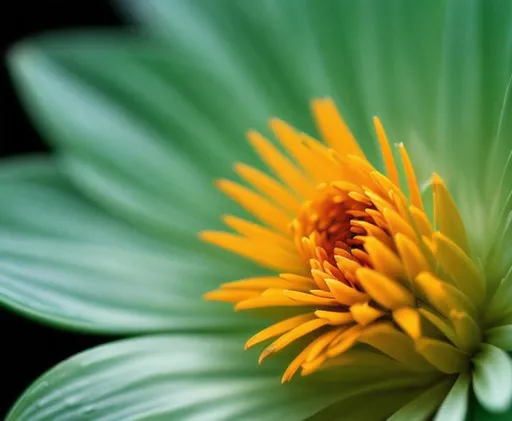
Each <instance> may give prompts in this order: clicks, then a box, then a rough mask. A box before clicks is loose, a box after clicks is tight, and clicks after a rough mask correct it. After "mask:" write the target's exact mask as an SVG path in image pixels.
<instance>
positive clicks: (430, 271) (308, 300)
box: [201, 100, 512, 408]
mask: <svg viewBox="0 0 512 421" xmlns="http://www.w3.org/2000/svg"><path fill="white" fill-rule="evenodd" d="M312 108H313V110H314V113H315V119H316V121H317V125H318V127H319V130H320V132H321V133H322V135H323V138H324V139H325V141H326V142H327V145H328V146H327V145H325V144H322V143H319V142H318V141H317V140H315V139H313V138H311V137H310V136H308V135H306V134H305V133H301V132H298V131H296V130H295V129H293V128H292V127H290V126H289V125H288V124H286V123H284V122H282V121H280V120H271V122H270V126H271V127H272V130H273V131H274V133H275V135H276V137H277V138H278V139H279V141H280V142H281V144H282V146H283V147H284V148H285V149H286V150H287V151H288V152H289V154H290V155H291V156H292V157H293V159H294V160H295V162H296V163H297V164H294V163H292V162H290V161H289V160H288V158H286V157H285V156H284V155H283V154H282V153H281V152H279V151H278V150H277V149H276V148H275V147H274V146H272V143H271V142H269V141H268V140H266V139H265V138H263V137H262V136H261V135H260V134H258V133H256V132H249V134H248V137H249V139H250V141H251V144H252V145H253V147H254V148H255V149H256V151H257V152H258V155H260V157H261V158H262V159H263V160H264V161H265V163H266V164H267V165H268V167H269V168H271V169H272V170H273V172H275V174H276V175H277V176H278V177H279V178H280V179H281V180H282V182H279V181H277V180H276V179H274V178H270V177H269V176H267V175H265V174H264V173H262V172H260V171H258V170H256V169H254V168H252V167H250V166H246V165H243V164H238V165H236V167H235V169H236V171H237V173H238V174H239V175H240V176H241V177H242V178H243V179H244V180H245V181H246V182H248V183H249V184H250V185H251V186H252V188H253V189H256V190H259V191H260V192H261V194H259V193H256V192H254V191H253V190H252V189H250V188H247V187H243V186H242V185H240V184H237V183H234V182H231V181H228V180H221V181H219V182H218V186H219V188H220V189H221V190H222V191H223V192H224V193H226V194H227V195H228V196H229V197H231V198H232V199H233V200H235V201H236V202H238V203H239V204H240V205H242V206H243V207H244V208H246V209H247V210H248V211H249V212H250V213H251V214H252V215H254V216H255V217H256V218H257V219H258V220H259V221H260V222H261V224H255V223H253V222H250V221H247V220H244V219H240V218H237V217H235V216H231V215H228V216H226V217H224V221H225V223H226V224H227V225H228V226H229V227H231V228H233V229H234V230H235V231H236V232H237V234H231V233H226V232H217V231H210V232H203V233H202V235H201V236H202V238H203V239H204V240H206V241H208V242H211V243H213V244H216V245H218V246H220V247H223V248H225V249H227V250H230V251H232V252H234V253H237V254H239V255H241V256H244V257H247V258H249V259H251V260H254V261H256V262H258V263H260V264H262V265H264V266H266V267H269V268H270V269H273V270H277V271H282V272H285V273H282V274H279V275H277V274H276V275H275V276H273V277H269V276H267V277H263V278H249V279H243V280H239V281H235V282H230V283H227V284H224V285H223V286H222V287H221V288H220V289H219V290H216V291H213V292H210V293H208V294H207V295H206V298H208V299H210V300H219V301H227V302H234V303H236V306H235V309H237V310H247V309H255V308H266V307H291V308H295V307H298V308H299V309H300V310H302V311H301V312H300V314H298V315H293V316H291V317H289V318H287V319H285V320H282V321H280V322H278V323H276V324H274V325H272V326H270V327H268V328H266V329H264V330H263V331H261V332H259V333H257V334H256V335H255V336H253V337H251V338H250V339H249V340H248V341H247V343H246V348H248V347H251V346H254V345H256V344H259V343H261V342H263V341H266V340H268V339H270V338H276V337H277V339H275V341H274V342H272V343H271V344H270V345H268V346H267V347H266V348H265V349H264V351H263V352H262V354H261V356H260V359H259V361H260V362H262V361H263V360H264V359H265V358H267V357H268V356H269V355H271V354H274V353H276V352H278V351H280V350H281V349H283V348H284V347H287V346H288V345H290V344H291V343H293V342H295V341H296V340H297V339H299V338H301V337H303V336H306V335H310V334H311V333H314V334H316V335H315V337H314V339H311V340H310V341H309V343H308V345H307V346H306V347H305V348H304V349H303V351H302V352H301V353H299V355H298V356H297V357H296V358H295V359H294V360H293V362H292V363H291V364H290V365H289V366H288V368H287V370H286V371H285V373H284V375H283V379H282V381H283V382H285V381H288V380H290V378H291V377H292V376H293V374H295V372H296V371H297V370H298V369H299V368H301V369H302V374H310V373H312V372H314V371H316V370H317V369H318V368H320V367H322V366H323V365H325V364H327V365H328V366H332V365H336V364H357V360H358V354H359V352H358V351H355V352H354V353H353V355H352V357H353V359H350V360H348V361H347V359H346V358H343V354H344V353H345V352H346V351H347V350H349V349H351V348H352V347H353V346H354V345H356V344H357V343H358V342H359V343H363V344H367V345H370V346H371V347H373V348H375V349H376V350H378V351H380V352H381V353H382V354H386V355H388V356H390V357H391V358H393V359H394V360H396V361H399V362H401V363H403V364H404V365H405V366H408V367H410V368H411V369H413V370H414V371H416V372H420V373H421V372H429V373H432V372H434V371H439V372H440V373H444V374H447V375H454V374H459V375H460V376H461V379H464V383H465V384H466V385H467V383H468V381H469V379H468V377H467V373H468V372H470V371H471V369H470V360H471V358H472V357H473V355H474V354H475V352H477V350H478V349H479V346H480V343H481V342H482V339H483V333H484V331H485V322H486V321H485V318H486V315H488V314H489V310H488V308H487V306H486V305H484V298H485V297H486V281H485V277H484V275H483V274H482V273H481V272H480V270H479V268H478V267H477V265H476V264H475V263H474V262H473V261H472V260H471V259H470V257H469V255H470V250H469V244H468V240H467V235H466V230H465V227H464V224H463V221H462V218H461V216H460V214H459V212H458V210H457V208H456V205H455V203H454V201H453V199H452V197H451V195H450V193H449V191H448V189H447V187H446V185H445V184H444V182H443V180H442V179H441V178H440V177H439V175H437V174H434V175H433V177H432V181H431V183H432V185H433V188H434V192H433V194H434V197H433V205H434V213H435V216H434V218H435V221H436V223H437V224H436V225H437V227H436V228H437V229H436V230H434V229H433V228H432V225H431V223H430V221H429V218H428V216H427V214H426V212H425V209H424V206H423V201H422V198H421V192H420V188H419V186H418V183H417V179H416V175H415V172H414V169H413V166H412V164H411V161H410V158H409V155H408V153H407V151H406V149H405V147H404V145H403V144H400V145H398V149H399V150H400V155H401V159H402V163H403V168H404V172H405V177H406V179H407V186H408V189H409V196H410V200H409V199H407V198H406V196H405V194H404V193H403V192H402V191H401V189H400V179H399V173H398V170H397V167H396V164H395V159H394V157H393V153H392V150H391V147H390V145H389V141H388V139H387V136H386V134H385V132H384V129H383V127H382V125H381V123H380V121H379V120H378V119H377V118H376V119H375V127H376V132H377V136H378V138H379V142H380V147H381V150H382V155H383V160H384V163H385V167H386V172H387V176H385V175H383V174H382V173H380V172H379V171H377V170H376V169H375V168H374V167H373V166H372V165H371V164H370V163H369V162H368V160H367V159H366V157H365V155H364V153H363V152H362V150H361V149H360V148H359V146H358V144H357V142H356V140H355V139H354V137H353V136H352V134H351V133H350V131H349V130H348V128H347V126H346V124H345V122H344V121H343V120H342V119H341V117H340V116H339V115H338V113H337V111H336V107H335V105H334V103H333V102H332V101H330V100H317V101H314V102H313V105H312ZM283 184H284V185H283ZM285 186H286V187H285ZM492 301H493V296H492V295H491V296H490V297H489V299H488V304H487V305H488V306H489V307H491V308H492ZM311 307H313V308H314V309H313V310H311ZM304 308H305V309H306V310H304ZM482 314H483V319H482V322H483V325H482V326H480V325H479V324H480V320H481V318H482ZM424 323H427V324H429V325H430V326H429V327H430V329H429V327H426V328H425V330H426V332H423V327H422V324H424ZM427 332H428V333H427ZM409 338H410V339H409ZM411 339H412V340H411ZM491 342H492V341H491ZM486 346H488V345H486ZM484 349H485V346H484ZM360 353H361V354H362V356H363V358H364V357H367V355H368V350H367V349H364V348H363V349H362V350H361V351H360ZM340 356H342V357H341V358H339V357H340ZM503 358H505V359H506V358H507V357H506V355H503ZM505 369H507V368H506V367H505ZM510 369H512V365H511V366H510ZM509 371H510V370H509ZM510 374H511V375H512V371H511V373H510ZM453 381H455V379H453ZM461 381H462V380H461ZM477 393H478V389H477ZM493 398H495V399H498V400H499V399H503V401H498V400H497V401H496V402H493V403H492V404H490V405H491V406H492V405H496V406H498V408H499V407H501V406H503V407H505V408H506V407H508V405H509V401H510V399H511V398H512V390H511V391H510V392H507V393H505V394H503V395H501V396H500V398H498V397H497V396H496V397H493ZM482 399H483V400H485V399H487V397H484V396H482Z"/></svg>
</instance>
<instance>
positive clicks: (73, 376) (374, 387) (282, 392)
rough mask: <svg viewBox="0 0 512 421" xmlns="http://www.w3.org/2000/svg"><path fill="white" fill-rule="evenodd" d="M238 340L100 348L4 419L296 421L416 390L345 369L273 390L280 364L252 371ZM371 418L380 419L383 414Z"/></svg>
mask: <svg viewBox="0 0 512 421" xmlns="http://www.w3.org/2000/svg"><path fill="white" fill-rule="evenodd" d="M243 341H244V339H243V338H241V337H239V336H233V335H227V334H225V335H217V336H216V335H211V334H199V335H198V334H196V335H193V334H184V335H174V336H150V337H145V338H139V339H129V340H123V341H118V342H114V343H112V344H108V345H103V346H100V347H98V348H95V349H92V350H89V351H86V352H84V353H81V354H79V355H77V356H75V357H72V358H71V359H69V360H67V361H64V362H63V363H61V364H59V365H58V366H57V367H55V368H53V369H52V370H50V371H49V372H47V373H46V374H44V375H43V376H42V377H41V378H39V379H38V380H37V381H36V382H35V383H34V384H33V385H32V386H31V387H30V388H29V389H28V390H27V391H26V392H25V393H24V394H23V395H22V396H21V398H20V399H19V400H18V402H17V403H16V404H15V406H14V407H13V409H12V410H11V413H10V414H9V416H8V417H7V421H25V420H27V421H28V420H30V421H50V420H51V421H64V420H75V419H94V420H98V421H100V420H101V421H107V420H109V421H110V420H121V419H122V420H126V421H131V420H153V421H155V420H185V419H186V420H195V419H198V420H199V419H208V420H211V419H214V420H228V419H229V420H232V419H233V420H234V419H240V420H283V421H287V420H302V419H306V418H308V417H309V416H312V415H314V414H315V413H317V412H318V411H320V410H322V409H323V408H326V407H328V406H329V405H331V404H333V403H335V402H337V401H340V400H344V402H345V406H344V405H341V406H339V407H338V408H339V409H340V411H342V412H340V413H341V414H343V413H345V414H347V412H346V411H347V410H348V409H350V408H353V409H356V410H358V408H354V405H353V403H354V402H359V403H363V402H362V401H361V400H360V399H359V400H358V399H357V397H358V396H366V397H368V398H369V399H372V396H370V395H369V393H370V391H371V392H372V393H374V396H375V397H376V398H377V399H378V396H379V395H380V393H381V392H382V391H388V392H391V391H393V390H394V391H395V399H393V401H394V402H395V403H396V402H397V399H396V397H400V398H401V399H402V401H403V400H404V399H407V398H408V397H409V394H408V393H407V392H405V393H403V392H402V390H403V389H404V388H407V387H410V386H411V385H414V384H418V376H417V373H416V375H414V376H411V373H409V378H408V379H406V381H400V377H399V376H397V373H395V374H394V375H393V377H392V378H390V377H389V373H387V374H386V375H384V376H382V375H380V374H379V373H378V370H375V372H374V374H373V381H372V382H368V381H366V382H357V381H354V378H353V377H351V376H349V375H348V374H349V373H350V372H351V373H352V374H354V375H355V376H356V377H357V364H352V366H351V367H349V368H348V371H345V372H344V371H341V372H339V374H341V376H340V377H336V378H334V377H333V376H330V377H328V376H315V375H312V376H308V377H302V378H301V377H300V376H299V377H298V378H295V379H294V380H292V381H291V382H290V383H287V384H285V385H281V383H280V381H279V378H280V375H281V373H282V370H283V366H282V361H279V358H278V359H277V360H276V359H272V360H269V361H267V362H265V363H264V364H263V365H262V366H258V364H257V356H256V354H255V352H254V350H249V351H246V352H244V351H243V346H242V344H243ZM384 358H385V357H384ZM385 359H387V358H385ZM361 368H362V369H363V371H364V370H365V368H364V367H361ZM367 371H368V368H367V367H366V372H367ZM397 388H398V389H397ZM418 391H421V389H418ZM352 399H356V400H355V401H353V400H352ZM399 400H400V399H398V401H399ZM385 406H386V405H385ZM375 409H377V408H375ZM343 411H345V412H343ZM373 413H374V414H377V419H383V416H384V414H386V410H383V411H382V412H381V413H380V415H379V411H374V412H373ZM351 419H352V418H351Z"/></svg>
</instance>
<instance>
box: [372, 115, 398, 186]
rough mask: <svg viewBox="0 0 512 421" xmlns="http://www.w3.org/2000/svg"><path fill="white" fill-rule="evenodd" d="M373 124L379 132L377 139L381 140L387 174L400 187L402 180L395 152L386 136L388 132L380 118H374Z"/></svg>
mask: <svg viewBox="0 0 512 421" xmlns="http://www.w3.org/2000/svg"><path fill="white" fill-rule="evenodd" d="M373 124H374V125H375V130H376V132H377V138H378V139H379V144H380V150H381V152H382V158H383V159H384V166H385V167H386V173H387V175H388V177H389V179H390V180H391V181H392V182H393V183H395V185H397V186H399V185H400V179H399V178H398V171H397V169H396V164H395V158H394V157H393V152H392V150H391V147H390V146H389V141H388V137H387V136H386V132H385V131H384V127H382V124H381V122H380V120H379V118H378V117H373Z"/></svg>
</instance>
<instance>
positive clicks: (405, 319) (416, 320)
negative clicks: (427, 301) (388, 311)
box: [393, 307, 421, 339]
mask: <svg viewBox="0 0 512 421" xmlns="http://www.w3.org/2000/svg"><path fill="white" fill-rule="evenodd" d="M393 319H394V320H395V322H396V323H397V324H398V326H400V327H401V328H402V329H403V331H404V332H405V333H407V334H408V335H409V336H410V337H411V338H413V339H418V338H419V337H420V336H421V321H420V315H419V313H418V311H417V310H416V309H414V308H411V307H403V308H400V309H398V310H395V311H393Z"/></svg>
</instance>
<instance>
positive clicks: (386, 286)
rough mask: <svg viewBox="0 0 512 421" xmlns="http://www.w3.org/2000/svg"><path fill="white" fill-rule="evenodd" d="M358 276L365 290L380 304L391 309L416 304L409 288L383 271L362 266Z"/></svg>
mask: <svg viewBox="0 0 512 421" xmlns="http://www.w3.org/2000/svg"><path fill="white" fill-rule="evenodd" d="M356 276H357V279H358V280H359V282H360V283H361V285H362V286H363V288H364V290H365V291H366V292H367V293H368V294H369V295H370V296H371V297H372V298H373V299H374V300H375V301H376V302H377V303H379V304H380V305H382V306H384V307H386V308H388V309H390V310H394V309H397V308H401V307H411V306H413V305H414V302H415V300H414V297H413V295H412V294H411V293H410V292H409V291H408V290H407V288H405V287H404V286H402V285H401V284H399V283H398V282H396V281H393V280H392V279H390V278H388V277H387V276H385V275H383V274H382V273H379V272H376V271H374V270H372V269H368V268H361V269H358V270H357V272H356Z"/></svg>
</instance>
